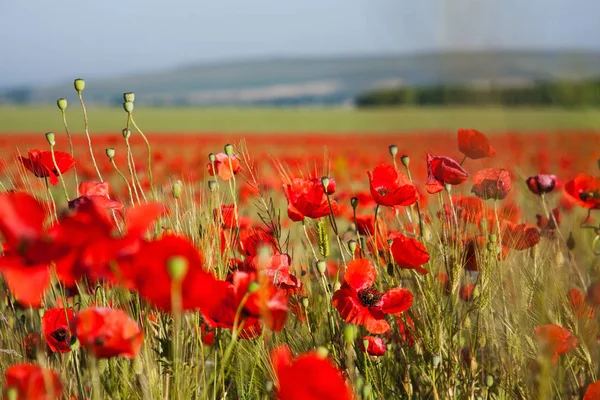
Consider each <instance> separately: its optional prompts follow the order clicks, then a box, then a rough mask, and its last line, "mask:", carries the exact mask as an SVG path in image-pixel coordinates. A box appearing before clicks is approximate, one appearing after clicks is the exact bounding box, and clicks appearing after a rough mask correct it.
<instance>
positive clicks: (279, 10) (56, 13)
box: [0, 0, 600, 88]
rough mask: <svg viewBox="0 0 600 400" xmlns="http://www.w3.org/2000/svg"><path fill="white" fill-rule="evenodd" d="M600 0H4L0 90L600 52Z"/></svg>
mask: <svg viewBox="0 0 600 400" xmlns="http://www.w3.org/2000/svg"><path fill="white" fill-rule="evenodd" d="M598 15H600V1H598V0H499V1H495V0H124V1H123V0H101V1H94V0H54V1H52V0H0V88H1V87H13V86H19V85H45V84H52V83H56V82H62V81H68V80H71V79H73V77H84V78H86V79H88V78H94V77H108V76H116V75H123V74H130V73H136V72H148V71H157V70H163V69H169V68H174V67H178V66H181V65H189V64H193V63H202V62H214V61H219V60H228V59H240V58H263V57H293V56H309V55H310V56H324V55H358V54H402V53H414V52H426V51H437V50H452V49H469V50H481V49H491V48H493V49H502V48H504V49H556V48H560V49H592V50H600V24H599V23H598Z"/></svg>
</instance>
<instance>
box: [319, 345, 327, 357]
mask: <svg viewBox="0 0 600 400" xmlns="http://www.w3.org/2000/svg"><path fill="white" fill-rule="evenodd" d="M328 355H329V350H328V349H327V347H323V346H319V347H317V356H318V357H319V358H327V356H328Z"/></svg>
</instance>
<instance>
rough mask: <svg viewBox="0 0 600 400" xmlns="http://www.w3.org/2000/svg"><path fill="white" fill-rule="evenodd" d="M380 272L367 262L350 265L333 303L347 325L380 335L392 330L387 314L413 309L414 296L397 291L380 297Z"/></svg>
mask: <svg viewBox="0 0 600 400" xmlns="http://www.w3.org/2000/svg"><path fill="white" fill-rule="evenodd" d="M376 278H377V271H376V269H375V267H374V266H373V264H371V262H370V261H369V260H367V259H364V258H363V259H357V260H353V261H351V262H350V263H348V268H347V269H346V274H345V275H344V282H345V283H344V284H343V285H342V287H341V288H340V289H339V290H337V291H336V292H335V293H334V294H333V298H332V301H331V302H332V304H333V306H334V307H335V308H336V309H337V310H338V312H339V313H340V316H341V317H342V319H343V320H344V321H346V322H349V323H351V324H356V325H364V326H365V328H367V330H368V331H369V332H371V333H375V334H381V333H385V332H387V331H388V330H389V329H390V325H389V324H388V322H387V321H386V320H385V314H399V313H401V312H404V311H406V310H408V309H409V308H410V306H411V305H412V302H413V295H412V293H411V292H410V291H409V290H407V289H403V288H394V289H390V290H388V291H387V292H386V293H385V294H381V293H380V292H379V291H377V289H376V288H375V287H374V286H373V284H374V283H375V279H376Z"/></svg>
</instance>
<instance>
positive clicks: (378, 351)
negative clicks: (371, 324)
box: [360, 336, 387, 357]
mask: <svg viewBox="0 0 600 400" xmlns="http://www.w3.org/2000/svg"><path fill="white" fill-rule="evenodd" d="M365 342H366V343H367V348H366V350H365ZM360 349H361V350H362V351H366V352H367V353H368V354H369V355H370V356H376V357H378V356H382V355H384V354H385V352H386V351H387V346H386V345H385V342H384V341H383V339H382V338H380V337H375V336H365V337H363V340H362V341H361V342H360Z"/></svg>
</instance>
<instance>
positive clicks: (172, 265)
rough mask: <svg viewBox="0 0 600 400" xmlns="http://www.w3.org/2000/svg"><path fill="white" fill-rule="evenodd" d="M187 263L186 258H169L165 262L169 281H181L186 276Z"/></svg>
mask: <svg viewBox="0 0 600 400" xmlns="http://www.w3.org/2000/svg"><path fill="white" fill-rule="evenodd" d="M188 267H189V263H188V260H187V258H185V257H182V256H175V257H171V258H169V259H168V260H167V272H168V274H169V277H171V280H174V281H181V280H183V277H184V276H185V274H187V271H188Z"/></svg>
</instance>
